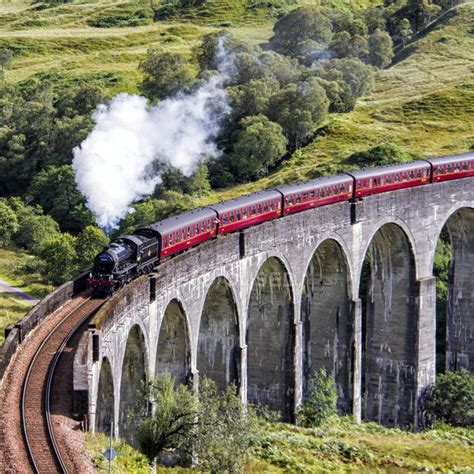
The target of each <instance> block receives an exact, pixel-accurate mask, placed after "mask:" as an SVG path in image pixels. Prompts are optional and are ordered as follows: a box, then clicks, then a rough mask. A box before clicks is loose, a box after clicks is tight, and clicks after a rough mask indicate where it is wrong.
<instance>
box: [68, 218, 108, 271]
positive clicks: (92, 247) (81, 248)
mask: <svg viewBox="0 0 474 474" xmlns="http://www.w3.org/2000/svg"><path fill="white" fill-rule="evenodd" d="M108 243H109V238H108V237H107V236H106V235H105V233H104V231H103V230H102V229H99V228H98V227H95V226H93V225H88V226H87V227H86V228H85V229H84V230H83V231H82V232H81V234H80V235H79V237H78V238H77V240H76V254H77V264H78V266H79V269H81V270H84V269H86V268H90V266H91V265H92V263H93V262H94V257H95V256H96V255H97V254H98V253H99V252H100V251H101V250H103V249H104V247H106V246H107V244H108Z"/></svg>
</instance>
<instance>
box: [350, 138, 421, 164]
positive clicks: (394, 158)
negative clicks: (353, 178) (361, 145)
mask: <svg viewBox="0 0 474 474" xmlns="http://www.w3.org/2000/svg"><path fill="white" fill-rule="evenodd" d="M414 159H416V156H415V155H414V154H412V153H407V152H405V151H403V150H402V149H401V148H399V147H398V146H397V145H394V144H393V143H382V144H381V145H377V146H374V147H373V148H369V149H368V150H366V151H360V152H357V153H353V154H352V155H350V156H349V157H348V158H347V162H348V163H349V164H351V165H357V166H360V167H361V168H366V167H373V166H384V165H393V164H396V163H402V162H404V161H411V160H414Z"/></svg>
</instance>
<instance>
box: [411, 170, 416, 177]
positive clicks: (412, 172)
mask: <svg viewBox="0 0 474 474" xmlns="http://www.w3.org/2000/svg"><path fill="white" fill-rule="evenodd" d="M414 177H415V172H414V171H413V170H411V171H410V179H413V178H414Z"/></svg>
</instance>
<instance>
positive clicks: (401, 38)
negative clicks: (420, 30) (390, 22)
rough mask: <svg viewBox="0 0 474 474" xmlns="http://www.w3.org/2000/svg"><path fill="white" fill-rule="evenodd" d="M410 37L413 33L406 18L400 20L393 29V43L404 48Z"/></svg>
mask: <svg viewBox="0 0 474 474" xmlns="http://www.w3.org/2000/svg"><path fill="white" fill-rule="evenodd" d="M412 35H413V31H412V29H411V26H410V21H409V20H408V19H407V18H402V19H401V20H400V21H399V22H398V23H397V24H396V27H395V32H394V38H395V42H397V43H399V44H400V43H401V45H402V46H403V47H405V46H406V44H407V43H408V41H410V38H411V37H412Z"/></svg>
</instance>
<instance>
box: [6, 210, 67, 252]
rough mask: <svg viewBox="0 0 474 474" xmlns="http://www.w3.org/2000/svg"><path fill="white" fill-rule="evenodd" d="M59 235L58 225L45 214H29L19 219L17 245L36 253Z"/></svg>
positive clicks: (16, 236)
mask: <svg viewBox="0 0 474 474" xmlns="http://www.w3.org/2000/svg"><path fill="white" fill-rule="evenodd" d="M58 233H59V226H58V223H57V222H56V221H55V220H54V219H53V218H52V217H51V216H48V215H43V212H42V211H41V212H28V213H24V214H22V215H21V216H20V217H19V227H18V232H17V233H16V235H15V243H16V244H17V245H19V246H21V247H23V248H25V249H27V250H30V251H33V252H35V251H36V249H37V248H38V247H39V246H41V245H42V244H43V243H44V242H45V241H46V240H48V239H50V238H51V237H54V236H56V235H57V234H58Z"/></svg>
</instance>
